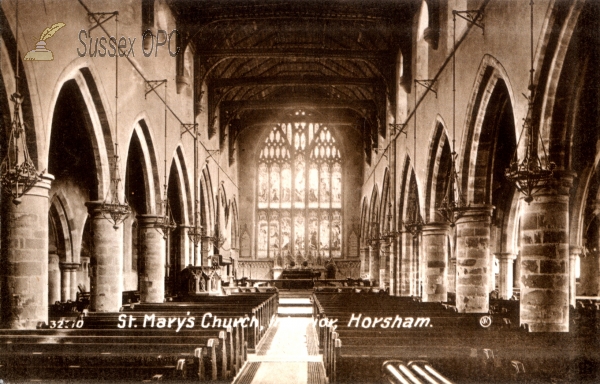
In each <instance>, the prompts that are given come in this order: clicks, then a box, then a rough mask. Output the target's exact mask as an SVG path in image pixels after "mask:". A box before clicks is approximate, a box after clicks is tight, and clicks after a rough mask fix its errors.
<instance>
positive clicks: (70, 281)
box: [60, 263, 79, 303]
mask: <svg viewBox="0 0 600 384" xmlns="http://www.w3.org/2000/svg"><path fill="white" fill-rule="evenodd" d="M78 267H79V264H76V263H60V271H61V286H60V298H61V301H62V302H63V303H66V302H67V301H69V300H71V301H75V299H77V290H75V292H73V285H75V289H77V275H76V273H77V268H78ZM73 272H75V273H73Z"/></svg>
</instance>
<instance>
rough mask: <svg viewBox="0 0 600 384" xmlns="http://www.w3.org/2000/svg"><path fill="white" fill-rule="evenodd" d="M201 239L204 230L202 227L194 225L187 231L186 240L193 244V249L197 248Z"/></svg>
mask: <svg viewBox="0 0 600 384" xmlns="http://www.w3.org/2000/svg"><path fill="white" fill-rule="evenodd" d="M203 237H204V230H203V228H202V226H198V225H194V226H193V227H191V228H190V229H188V238H189V239H190V241H191V242H192V243H193V244H194V246H195V247H197V246H198V244H199V243H200V241H201V240H202V238H203Z"/></svg>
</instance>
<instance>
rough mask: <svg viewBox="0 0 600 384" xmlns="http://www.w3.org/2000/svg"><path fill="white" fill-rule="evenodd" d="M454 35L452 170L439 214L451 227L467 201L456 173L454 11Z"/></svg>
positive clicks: (454, 16) (454, 50)
mask: <svg viewBox="0 0 600 384" xmlns="http://www.w3.org/2000/svg"><path fill="white" fill-rule="evenodd" d="M452 15H453V22H454V34H453V39H454V40H453V48H454V49H453V54H452V152H451V153H450V169H449V170H448V176H447V182H448V184H447V185H446V191H445V194H444V198H443V199H442V203H441V204H440V206H439V207H438V212H439V213H440V215H441V216H442V218H443V219H444V221H446V222H447V223H448V224H450V226H451V227H454V225H455V224H456V220H457V219H458V218H459V217H460V215H461V212H462V209H463V208H464V207H465V200H464V198H463V195H462V191H461V189H460V182H459V180H458V172H457V171H456V158H457V157H458V154H457V153H456V15H457V12H456V11H453V12H452Z"/></svg>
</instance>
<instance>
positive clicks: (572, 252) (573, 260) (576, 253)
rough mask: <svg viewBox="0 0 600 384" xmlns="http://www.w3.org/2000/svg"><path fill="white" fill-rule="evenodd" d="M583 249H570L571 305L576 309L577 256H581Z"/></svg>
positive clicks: (573, 247)
mask: <svg viewBox="0 0 600 384" xmlns="http://www.w3.org/2000/svg"><path fill="white" fill-rule="evenodd" d="M582 251H583V249H582V248H581V247H579V246H576V245H572V246H570V247H569V305H572V306H573V307H575V301H576V297H577V276H576V275H575V265H576V262H577V256H581V253H582Z"/></svg>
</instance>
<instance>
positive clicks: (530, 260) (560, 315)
mask: <svg viewBox="0 0 600 384" xmlns="http://www.w3.org/2000/svg"><path fill="white" fill-rule="evenodd" d="M561 173H562V172H559V171H555V172H554V177H555V178H554V179H553V180H552V184H551V185H548V186H547V187H546V188H544V189H543V190H541V191H539V192H538V193H537V194H536V195H535V197H534V199H533V201H532V202H531V203H530V204H529V205H524V209H523V212H522V214H521V276H520V280H521V300H520V304H521V324H528V326H529V331H530V332H568V331H569V243H568V241H569V195H568V192H569V189H570V187H571V185H572V181H573V176H572V175H570V174H565V173H562V175H561Z"/></svg>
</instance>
